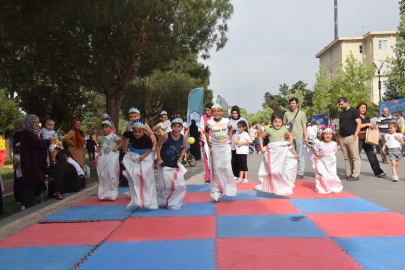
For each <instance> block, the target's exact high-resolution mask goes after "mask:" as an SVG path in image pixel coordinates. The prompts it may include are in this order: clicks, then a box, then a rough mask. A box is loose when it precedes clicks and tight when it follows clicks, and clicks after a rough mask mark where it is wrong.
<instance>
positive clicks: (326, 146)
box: [314, 141, 337, 155]
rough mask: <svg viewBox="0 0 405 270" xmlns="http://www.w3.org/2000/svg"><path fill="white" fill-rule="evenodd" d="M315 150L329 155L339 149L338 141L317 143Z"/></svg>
mask: <svg viewBox="0 0 405 270" xmlns="http://www.w3.org/2000/svg"><path fill="white" fill-rule="evenodd" d="M314 150H315V151H318V152H321V153H323V154H325V155H329V154H332V153H334V152H336V151H337V143H336V142H333V141H332V142H330V143H325V142H319V143H317V144H315V146H314Z"/></svg>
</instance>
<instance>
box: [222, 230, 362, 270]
mask: <svg viewBox="0 0 405 270" xmlns="http://www.w3.org/2000/svg"><path fill="white" fill-rule="evenodd" d="M217 241H218V269H221V270H222V269H339V270H340V269H346V270H347V269H362V268H361V267H360V266H359V265H358V264H357V263H356V262H355V261H354V259H352V258H350V256H349V255H348V254H346V253H345V252H344V251H343V250H342V249H341V248H340V247H339V246H338V245H337V244H335V243H334V242H333V241H332V239H329V238H267V237H265V238H258V237H255V238H225V239H218V240H217Z"/></svg>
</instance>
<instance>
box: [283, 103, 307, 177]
mask: <svg viewBox="0 0 405 270" xmlns="http://www.w3.org/2000/svg"><path fill="white" fill-rule="evenodd" d="M289 103H290V111H289V112H286V113H285V114H284V119H283V124H284V126H285V127H287V130H288V131H289V132H290V133H291V134H292V135H293V143H292V147H294V149H295V151H296V152H297V155H298V175H297V178H298V179H303V178H304V169H305V157H304V142H305V143H308V136H307V116H306V115H305V113H304V112H303V111H300V110H299V109H298V106H299V104H298V98H295V97H294V98H291V99H290V100H289Z"/></svg>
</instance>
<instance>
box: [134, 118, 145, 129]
mask: <svg viewBox="0 0 405 270" xmlns="http://www.w3.org/2000/svg"><path fill="white" fill-rule="evenodd" d="M132 128H142V129H145V124H144V123H142V122H141V121H139V120H137V121H135V123H134V124H133V125H132Z"/></svg>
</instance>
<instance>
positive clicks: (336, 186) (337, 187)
mask: <svg viewBox="0 0 405 270" xmlns="http://www.w3.org/2000/svg"><path fill="white" fill-rule="evenodd" d="M312 168H314V171H315V181H316V185H315V190H316V192H319V193H332V192H333V193H339V192H341V191H342V189H343V186H342V182H341V181H340V179H339V177H338V176H337V173H336V155H335V153H332V154H329V155H325V156H324V157H317V156H315V155H314V156H313V161H312Z"/></svg>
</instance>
